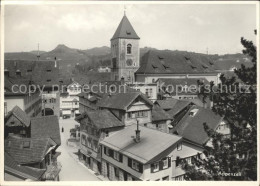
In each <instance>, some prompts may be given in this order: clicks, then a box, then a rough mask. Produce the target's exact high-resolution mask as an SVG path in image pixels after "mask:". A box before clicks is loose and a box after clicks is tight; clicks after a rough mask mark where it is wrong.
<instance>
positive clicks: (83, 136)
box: [81, 135, 86, 146]
mask: <svg viewBox="0 0 260 186" xmlns="http://www.w3.org/2000/svg"><path fill="white" fill-rule="evenodd" d="M81 144H82V145H84V146H86V136H85V135H81Z"/></svg>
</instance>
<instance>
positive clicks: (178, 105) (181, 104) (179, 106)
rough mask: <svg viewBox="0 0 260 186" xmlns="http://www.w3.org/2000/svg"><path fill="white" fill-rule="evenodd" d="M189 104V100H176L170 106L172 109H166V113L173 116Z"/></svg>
mask: <svg viewBox="0 0 260 186" xmlns="http://www.w3.org/2000/svg"><path fill="white" fill-rule="evenodd" d="M190 104H192V102H191V101H186V100H178V101H177V103H176V104H175V105H174V106H173V107H172V109H171V110H169V111H167V113H168V114H169V115H170V116H171V117H174V116H175V115H176V114H178V113H179V112H180V111H181V110H183V109H184V108H186V107H187V106H188V105H190Z"/></svg>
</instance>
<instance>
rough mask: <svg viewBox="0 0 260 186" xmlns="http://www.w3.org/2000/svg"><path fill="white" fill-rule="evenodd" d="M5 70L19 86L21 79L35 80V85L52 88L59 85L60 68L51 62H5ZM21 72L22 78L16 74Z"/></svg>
mask: <svg viewBox="0 0 260 186" xmlns="http://www.w3.org/2000/svg"><path fill="white" fill-rule="evenodd" d="M4 63H5V64H4V66H5V69H6V70H8V71H9V77H10V78H11V79H14V80H15V81H13V83H15V84H17V82H19V79H27V80H28V81H30V80H33V82H34V84H35V85H40V86H43V85H44V86H45V87H47V86H51V85H53V84H59V82H58V76H59V68H58V67H55V62H54V61H50V60H40V61H38V60H5V61H4ZM17 71H20V72H21V76H20V75H19V76H17V75H16V72H17Z"/></svg>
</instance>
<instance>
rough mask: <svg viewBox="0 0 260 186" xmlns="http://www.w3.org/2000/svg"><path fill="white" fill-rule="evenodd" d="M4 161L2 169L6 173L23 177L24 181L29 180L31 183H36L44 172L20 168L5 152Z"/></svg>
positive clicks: (42, 170)
mask: <svg viewBox="0 0 260 186" xmlns="http://www.w3.org/2000/svg"><path fill="white" fill-rule="evenodd" d="M4 161H5V165H4V169H5V171H6V172H10V173H11V174H14V175H17V176H19V177H23V178H24V179H31V180H33V181H37V180H39V178H40V177H41V176H42V175H43V174H44V173H45V171H46V170H45V169H37V168H32V167H28V166H20V165H19V164H18V163H17V162H16V161H15V160H14V159H13V158H12V157H11V156H10V155H9V154H8V153H7V152H5V154H4ZM6 181H11V180H6Z"/></svg>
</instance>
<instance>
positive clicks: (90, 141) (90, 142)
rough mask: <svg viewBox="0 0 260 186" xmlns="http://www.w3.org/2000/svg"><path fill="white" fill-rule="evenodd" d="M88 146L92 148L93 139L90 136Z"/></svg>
mask: <svg viewBox="0 0 260 186" xmlns="http://www.w3.org/2000/svg"><path fill="white" fill-rule="evenodd" d="M87 145H88V147H89V148H91V149H92V139H91V138H88V144H87Z"/></svg>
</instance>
